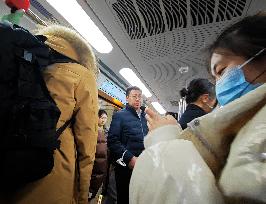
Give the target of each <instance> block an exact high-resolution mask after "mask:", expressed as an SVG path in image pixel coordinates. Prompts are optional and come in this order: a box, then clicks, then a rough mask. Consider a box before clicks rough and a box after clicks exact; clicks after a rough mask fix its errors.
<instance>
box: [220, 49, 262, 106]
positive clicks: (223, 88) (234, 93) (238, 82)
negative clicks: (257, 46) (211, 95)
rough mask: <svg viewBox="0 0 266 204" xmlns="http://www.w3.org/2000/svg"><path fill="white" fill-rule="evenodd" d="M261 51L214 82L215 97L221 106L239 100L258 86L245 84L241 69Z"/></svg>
mask: <svg viewBox="0 0 266 204" xmlns="http://www.w3.org/2000/svg"><path fill="white" fill-rule="evenodd" d="M263 51H264V49H262V50H260V51H259V52H258V53H257V54H256V55H255V56H254V57H252V58H250V59H249V60H247V61H246V62H244V63H243V64H242V65H238V66H236V67H232V68H230V69H228V70H227V71H226V72H225V73H224V74H223V76H222V77H221V78H220V79H219V80H218V81H217V82H216V97H217V100H218V102H219V104H220V105H221V106H224V105H226V104H228V103H230V102H232V101H234V100H235V99H237V98H240V97H241V96H243V95H245V94H247V93H248V92H250V91H252V90H254V89H256V88H257V87H259V86H260V84H251V83H249V82H247V81H246V79H245V75H244V73H243V70H242V68H243V67H244V66H245V65H246V64H247V63H249V62H250V61H251V60H253V59H254V58H255V57H256V56H258V55H259V54H260V53H262V52H263Z"/></svg>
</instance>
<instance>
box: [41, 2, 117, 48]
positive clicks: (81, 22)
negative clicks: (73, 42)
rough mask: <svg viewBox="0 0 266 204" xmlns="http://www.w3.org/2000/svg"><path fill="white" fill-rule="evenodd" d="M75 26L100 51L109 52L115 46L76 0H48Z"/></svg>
mask: <svg viewBox="0 0 266 204" xmlns="http://www.w3.org/2000/svg"><path fill="white" fill-rule="evenodd" d="M46 1H47V2H48V3H49V4H50V5H51V6H52V7H54V8H55V9H56V10H57V11H58V12H59V13H60V14H61V15H62V16H63V17H64V18H65V19H66V20H67V21H68V22H69V23H70V24H71V25H72V26H73V28H75V29H76V30H77V31H78V32H79V33H80V34H81V35H82V36H83V37H84V38H85V39H86V40H87V41H88V42H89V43H90V44H91V45H92V46H93V47H94V48H95V49H96V50H97V51H98V52H100V53H109V52H111V51H112V49H113V46H112V44H111V43H110V42H109V41H108V40H107V38H106V37H105V36H104V35H103V33H102V32H101V31H100V30H99V28H98V27H97V26H96V25H95V24H94V22H93V21H92V20H91V19H90V17H89V16H88V15H87V13H86V12H85V11H84V10H83V9H82V7H81V6H80V5H79V4H78V2H77V1H76V0H64V1H60V0H46Z"/></svg>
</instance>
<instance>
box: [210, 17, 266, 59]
mask: <svg viewBox="0 0 266 204" xmlns="http://www.w3.org/2000/svg"><path fill="white" fill-rule="evenodd" d="M263 48H266V13H263V12H260V13H258V14H256V15H253V16H248V17H245V18H243V19H242V20H240V21H239V22H237V23H235V24H233V25H231V26H229V27H228V28H226V29H225V30H224V31H223V32H222V33H221V34H220V36H219V37H218V38H217V39H216V40H215V41H214V43H213V44H212V45H211V46H210V47H209V52H210V57H211V55H212V54H213V53H214V52H217V50H218V49H222V50H226V51H230V52H231V53H233V54H234V55H237V56H242V57H245V58H246V59H249V58H250V57H252V56H254V55H255V54H256V53H258V52H259V51H260V50H261V49H263ZM218 53H219V52H218ZM265 55H266V52H263V53H261V54H260V55H259V56H258V57H256V58H255V59H254V61H255V60H259V59H260V58H262V57H265Z"/></svg>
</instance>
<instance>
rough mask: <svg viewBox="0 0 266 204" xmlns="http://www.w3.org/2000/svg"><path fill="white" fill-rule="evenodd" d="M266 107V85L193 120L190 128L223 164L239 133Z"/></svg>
mask: <svg viewBox="0 0 266 204" xmlns="http://www.w3.org/2000/svg"><path fill="white" fill-rule="evenodd" d="M265 105H266V84H264V85H262V86H260V87H258V88H257V89H255V90H254V91H251V92H250V93H248V94H246V95H244V96H242V97H241V98H239V99H237V100H235V101H233V102H231V103H229V104H228V105H226V106H224V107H222V108H220V109H217V110H215V111H213V112H212V113H209V114H207V115H205V116H202V117H200V118H197V119H195V120H193V121H192V122H191V123H189V124H188V127H189V129H190V131H192V132H193V134H194V135H196V136H197V137H198V138H204V140H205V141H206V142H207V143H208V144H207V145H209V147H210V148H211V150H212V151H213V152H214V153H215V155H216V157H218V159H219V160H220V161H222V164H223V163H224V162H225V161H226V158H227V155H228V153H229V149H230V144H231V142H232V141H233V139H234V138H235V136H236V135H237V133H238V132H239V131H240V129H241V128H242V127H243V126H244V125H245V124H246V123H247V122H248V121H249V120H250V119H251V118H253V117H254V116H255V114H256V113H257V112H258V111H259V110H260V109H262V108H263V107H264V106H265Z"/></svg>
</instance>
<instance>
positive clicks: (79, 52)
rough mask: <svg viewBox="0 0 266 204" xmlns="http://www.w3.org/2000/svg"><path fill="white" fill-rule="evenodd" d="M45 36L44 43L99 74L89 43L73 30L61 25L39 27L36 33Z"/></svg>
mask: <svg viewBox="0 0 266 204" xmlns="http://www.w3.org/2000/svg"><path fill="white" fill-rule="evenodd" d="M36 34H37V35H44V36H45V37H47V40H46V42H45V43H46V44H47V45H49V46H50V47H51V48H53V49H54V50H56V51H57V52H60V53H61V54H64V55H66V56H67V57H70V58H72V59H74V60H76V61H77V62H79V63H80V64H81V65H82V66H84V67H86V68H87V69H92V70H93V72H94V73H95V76H96V77H97V75H98V74H99V69H98V67H97V65H96V58H95V55H94V53H93V51H92V48H91V46H90V44H89V43H88V42H87V41H86V40H85V39H84V38H83V37H82V36H81V35H80V34H78V33H77V32H76V31H75V30H73V29H70V28H67V27H65V26H61V25H49V26H47V27H40V29H39V30H38V31H37V33H36Z"/></svg>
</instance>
